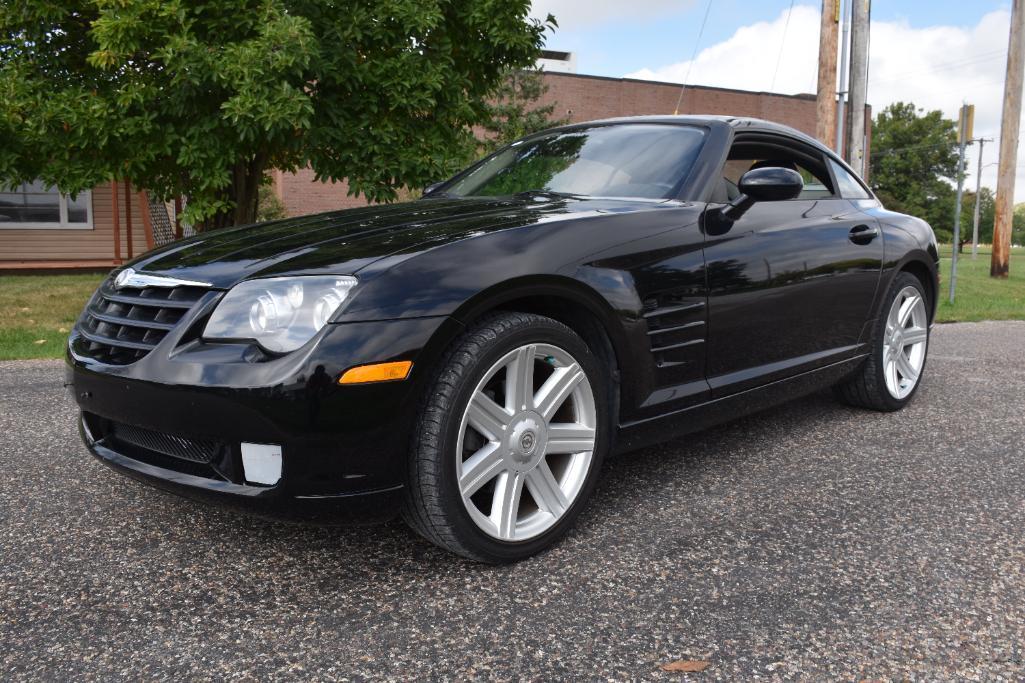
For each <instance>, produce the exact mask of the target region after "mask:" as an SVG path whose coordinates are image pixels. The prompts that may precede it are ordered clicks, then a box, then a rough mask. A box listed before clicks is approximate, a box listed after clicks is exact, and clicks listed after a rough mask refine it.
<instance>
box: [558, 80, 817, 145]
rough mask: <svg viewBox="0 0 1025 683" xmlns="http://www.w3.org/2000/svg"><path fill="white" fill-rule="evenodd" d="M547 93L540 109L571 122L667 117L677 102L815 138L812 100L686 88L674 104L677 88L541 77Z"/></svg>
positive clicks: (685, 108)
mask: <svg viewBox="0 0 1025 683" xmlns="http://www.w3.org/2000/svg"><path fill="white" fill-rule="evenodd" d="M544 78H545V84H546V85H547V86H548V92H547V93H545V94H544V96H543V97H542V98H541V102H542V104H554V105H555V111H554V113H553V115H554V116H556V117H557V118H563V117H565V118H569V119H570V120H571V121H573V122H574V123H576V122H579V121H592V120H594V119H607V118H613V117H616V116H642V115H645V114H663V115H671V114H673V113H674V112H675V111H676V103H677V101H678V100H679V102H680V108H679V113H680V114H723V115H731V116H753V117H756V118H760V119H767V120H769V121H776V122H778V123H783V124H786V125H788V126H791V127H793V128H796V129H798V130H800V131H802V132H804V133H807V134H808V135H812V136H814V135H815V96H814V95H777V94H774V93H764V92H749V91H745V90H730V89H727V88H710V87H704V86H687V88H686V89H684V90H683V97H682V99H680V91H681V87H680V84H679V83H658V82H654V81H641V80H635V79H630V78H604V77H601V76H583V75H579V74H562V73H546V74H545V77H544Z"/></svg>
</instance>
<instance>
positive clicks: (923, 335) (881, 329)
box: [836, 273, 929, 411]
mask: <svg viewBox="0 0 1025 683" xmlns="http://www.w3.org/2000/svg"><path fill="white" fill-rule="evenodd" d="M886 302H887V303H886V305H885V307H884V308H883V310H884V311H885V312H886V315H885V316H881V317H880V319H879V320H878V321H877V322H876V325H875V327H874V328H873V333H872V340H871V349H872V352H871V354H870V355H869V357H868V358H867V359H866V360H865V363H864V364H863V365H862V366H861V368H860V369H859V370H858V371H857V372H856V373H855V374H854V375H852V376H851V377H849V378H848V379H846V380H845V381H844V382H842V383H841V384H838V385H837V386H836V395H837V397H838V398H839V399H840V400H842V401H844V402H845V403H849V404H851V405H855V406H860V407H862V408H870V409H872V410H881V411H893V410H899V409H901V408H903V407H904V406H905V405H906V404H907V403H908V402H909V401H910V400H911V398H912V397H913V396H914V395H915V392H916V391H917V390H918V385H919V383H920V381H921V378H922V372H923V371H924V370H925V360H926V354H927V352H928V346H929V313H928V298H927V296H926V294H925V291H924V288H923V287H922V283H921V281H920V280H919V279H918V278H916V277H915V276H914V275H912V274H910V273H900V274H899V275H898V276H897V277H896V278H895V279H894V281H893V284H892V285H891V286H890V291H889V292H888V293H887V299H886Z"/></svg>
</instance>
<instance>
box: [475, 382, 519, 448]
mask: <svg viewBox="0 0 1025 683" xmlns="http://www.w3.org/2000/svg"><path fill="white" fill-rule="evenodd" d="M466 417H467V420H468V421H469V423H470V424H471V425H472V426H473V427H474V429H477V430H478V431H480V432H482V433H483V434H484V436H486V437H487V438H488V439H489V440H491V441H499V440H501V438H502V433H503V432H504V431H505V427H506V425H507V424H509V419H510V417H511V416H510V415H509V413H507V412H505V410H504V409H503V408H502V406H500V405H498V404H497V403H495V402H494V401H492V400H491V399H490V398H488V397H487V395H485V394H484V393H482V392H480V391H478V392H476V393H475V394H474V395H473V398H471V399H470V405H469V407H468V408H467V411H466Z"/></svg>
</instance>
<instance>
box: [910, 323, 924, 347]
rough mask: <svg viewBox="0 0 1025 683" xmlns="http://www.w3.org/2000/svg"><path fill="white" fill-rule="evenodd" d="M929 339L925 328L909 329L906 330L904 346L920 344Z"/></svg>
mask: <svg viewBox="0 0 1025 683" xmlns="http://www.w3.org/2000/svg"><path fill="white" fill-rule="evenodd" d="M927 337H928V332H927V331H926V329H925V328H924V327H909V328H908V329H906V330H904V346H911V345H912V344H919V343H921V342H924V341H925V340H926V338H927Z"/></svg>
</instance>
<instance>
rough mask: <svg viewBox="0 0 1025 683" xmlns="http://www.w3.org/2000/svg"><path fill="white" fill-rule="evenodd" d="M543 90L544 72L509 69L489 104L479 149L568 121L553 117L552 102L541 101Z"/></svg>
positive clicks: (487, 149) (495, 146)
mask: <svg viewBox="0 0 1025 683" xmlns="http://www.w3.org/2000/svg"><path fill="white" fill-rule="evenodd" d="M546 92H548V86H547V85H545V81H544V74H543V73H542V72H541V71H539V70H538V69H509V70H508V72H507V73H506V76H505V78H504V79H503V80H502V85H501V86H500V87H499V88H498V90H497V92H496V93H495V97H494V99H493V100H492V101H491V102H489V103H488V113H487V119H486V122H485V123H484V125H483V126H482V129H483V133H484V134H483V136H482V139H481V145H480V150H479V152H481V153H484V154H490V153H491V152H493V151H495V150H496V149H498V148H499V147H502V146H503V145H507V144H509V143H510V142H513V141H514V140H517V139H519V138H522V137H523V136H524V135H530V134H531V133H536V132H538V131H540V130H544V129H545V128H551V127H553V126H561V125H563V124H565V123H569V119H568V118H554V117H553V113H554V111H555V104H554V103H551V104H544V105H542V104H540V100H541V98H542V97H543V96H544V94H545V93H546Z"/></svg>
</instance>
